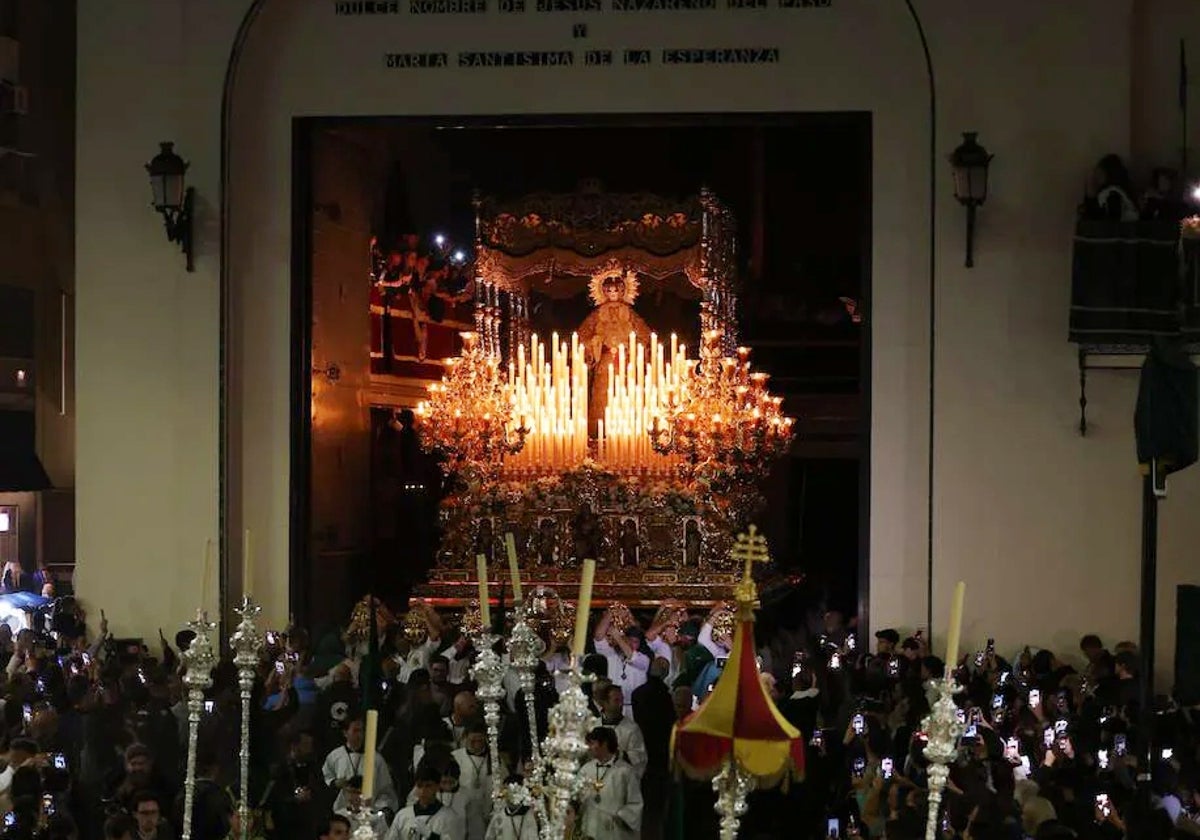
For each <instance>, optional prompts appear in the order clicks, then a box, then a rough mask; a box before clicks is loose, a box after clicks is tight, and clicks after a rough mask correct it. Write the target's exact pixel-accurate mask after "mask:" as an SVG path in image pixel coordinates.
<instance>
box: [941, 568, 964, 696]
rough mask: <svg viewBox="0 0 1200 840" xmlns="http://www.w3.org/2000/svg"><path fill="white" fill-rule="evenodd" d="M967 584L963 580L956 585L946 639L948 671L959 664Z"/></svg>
mask: <svg viewBox="0 0 1200 840" xmlns="http://www.w3.org/2000/svg"><path fill="white" fill-rule="evenodd" d="M966 594H967V585H966V584H965V583H963V582H962V581H961V580H960V581H959V582H958V585H957V586H955V587H954V601H953V602H952V603H951V604H950V635H949V636H948V637H947V641H946V673H947V674H949V673H950V672H951V671H953V670H954V669H955V668H956V667H957V666H958V643H959V639H960V638H961V636H962V616H963V598H964V597H965V596H966Z"/></svg>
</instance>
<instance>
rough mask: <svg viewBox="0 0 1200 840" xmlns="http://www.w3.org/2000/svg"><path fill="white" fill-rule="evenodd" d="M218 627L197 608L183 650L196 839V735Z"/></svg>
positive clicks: (187, 787)
mask: <svg viewBox="0 0 1200 840" xmlns="http://www.w3.org/2000/svg"><path fill="white" fill-rule="evenodd" d="M216 627H217V625H216V623H215V622H212V621H209V620H208V613H207V612H205V611H204V610H197V612H196V618H195V620H194V621H189V622H188V629H189V630H191V631H192V632H193V633H195V634H196V635H195V637H194V638H193V639H192V642H191V644H190V645H188V649H187V650H185V651H184V652H183V661H184V663H185V664H186V665H187V673H185V674H184V675H183V684H184V685H185V686H187V692H188V694H187V713H188V742H187V770H186V772H185V775H184V781H183V837H182V840H192V806H193V803H194V801H195V796H196V739H197V736H198V734H199V731H200V714H201V713H202V712H203V711H204V692H205V691H207V690H208V688H209V687H210V686H211V685H212V669H213V666H214V665H215V664H216V653H215V652H214V650H213V642H212V633H213V630H215V629H216Z"/></svg>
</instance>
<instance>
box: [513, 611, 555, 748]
mask: <svg viewBox="0 0 1200 840" xmlns="http://www.w3.org/2000/svg"><path fill="white" fill-rule="evenodd" d="M545 649H546V643H545V642H543V641H542V640H541V638H540V637H539V636H538V634H537V632H536V631H534V629H533V628H532V627H530V626H529V622H528V621H526V620H525V610H524V608H521V607H518V608H517V615H516V622H515V623H514V624H513V629H512V636H511V637H510V638H509V642H508V652H509V657H510V658H511V660H512V666H513V668H514V669H515V670H516V672H517V678H518V680H520V684H521V691H522V692H523V693H524V694H525V714H526V716H527V717H528V718H529V721H528V724H529V743H530V744H531V745H532V746H531V747H530V757H531V758H532V759H533V762H534V764H537V762H538V761H540V760H541V751H540V749H539V747H538V727H537V700H536V697H535V695H536V687H537V666H538V662H540V661H541V656H542V652H543V651H544V650H545Z"/></svg>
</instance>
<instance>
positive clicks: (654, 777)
mask: <svg viewBox="0 0 1200 840" xmlns="http://www.w3.org/2000/svg"><path fill="white" fill-rule="evenodd" d="M670 670H671V663H670V662H668V661H667V660H665V659H663V658H662V657H661V656H660V657H658V658H656V659H655V660H654V661H653V662H651V663H650V669H649V671H647V673H646V682H644V683H642V685H640V686H638V687H637V688H635V689H634V690H633V696H632V699H631V700H630V705H631V706H632V707H633V722H634V723H636V724H637V725H638V728H640V729H641V730H642V737H643V739H644V740H645V742H646V756H647V761H646V772H645V774H644V775H643V776H642V801H643V802H645V806H644V808H645V810H644V811H643V814H642V837H661V836H662V829H663V819H664V818H665V816H666V810H667V799H668V797H667V787H668V782H669V781H670V749H671V728H672V727H673V726H674V725H675V705H674V703H672V702H671V689H670V688H668V687H667V683H666V679H667V674H668V673H669V672H670Z"/></svg>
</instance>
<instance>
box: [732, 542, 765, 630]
mask: <svg viewBox="0 0 1200 840" xmlns="http://www.w3.org/2000/svg"><path fill="white" fill-rule="evenodd" d="M730 556H731V557H732V558H733V559H734V560H736V561H738V562H739V563H743V564H744V570H743V572H742V582H741V583H739V584H738V585H737V586H735V587H734V588H733V594H734V597H735V598H736V599H737V602H738V606H739V607H740V608H741V609H749V610H753V609H754V607H755V605H756V604H757V603H758V587H757V586H755V585H754V564H755V563H767V562H770V560H771V552H770V550H769V549H768V548H767V538H766V537H765V536H763V535H762V534H760V533H759V532H758V527H757V526H755V525H751V526H750V528H749V529H748V530H747V531H746V532H745V533H742V534H738V536H737V541H736V542H735V543H734V544H733V550H732V551H731V552H730Z"/></svg>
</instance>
